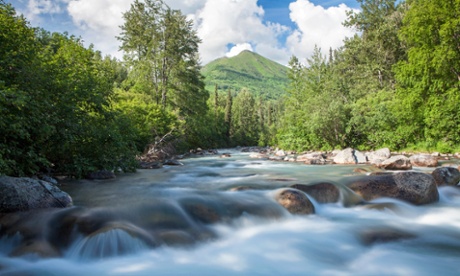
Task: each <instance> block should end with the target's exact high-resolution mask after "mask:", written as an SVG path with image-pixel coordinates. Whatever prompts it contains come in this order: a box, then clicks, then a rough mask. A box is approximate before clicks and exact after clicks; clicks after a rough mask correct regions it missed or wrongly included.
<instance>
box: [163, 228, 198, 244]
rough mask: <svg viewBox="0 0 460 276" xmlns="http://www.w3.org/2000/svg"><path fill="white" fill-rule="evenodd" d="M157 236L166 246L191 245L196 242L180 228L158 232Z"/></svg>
mask: <svg viewBox="0 0 460 276" xmlns="http://www.w3.org/2000/svg"><path fill="white" fill-rule="evenodd" d="M158 238H159V239H160V241H161V242H163V243H165V244H166V245H168V246H191V245H193V244H194V243H195V242H196V241H195V238H194V237H193V236H192V235H190V234H189V233H187V232H185V231H180V230H171V231H163V232H160V233H159V234H158Z"/></svg>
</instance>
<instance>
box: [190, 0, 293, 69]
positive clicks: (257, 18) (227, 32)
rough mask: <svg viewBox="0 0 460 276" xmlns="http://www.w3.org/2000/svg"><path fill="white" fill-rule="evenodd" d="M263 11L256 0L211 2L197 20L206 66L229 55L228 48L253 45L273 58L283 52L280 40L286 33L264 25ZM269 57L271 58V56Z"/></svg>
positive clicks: (198, 15) (197, 16)
mask: <svg viewBox="0 0 460 276" xmlns="http://www.w3.org/2000/svg"><path fill="white" fill-rule="evenodd" d="M263 16H264V10H263V8H262V7H261V6H258V5H257V0H208V1H206V4H205V5H204V7H203V8H202V9H200V10H199V11H198V12H197V13H196V14H195V17H194V20H195V22H196V24H197V30H198V35H199V36H200V37H201V39H202V40H203V43H202V44H201V46H200V54H201V57H202V60H203V62H204V63H206V62H209V61H211V60H213V59H216V58H218V57H222V56H223V55H225V53H226V52H227V45H228V44H236V45H238V44H243V43H250V44H251V45H253V47H254V50H255V51H256V52H259V47H260V48H263V49H264V50H265V53H261V54H270V52H271V51H280V47H279V45H278V40H277V37H278V36H279V35H281V34H282V33H283V32H285V31H286V27H283V26H281V25H280V24H276V23H272V24H264V23H263ZM269 57H270V56H269Z"/></svg>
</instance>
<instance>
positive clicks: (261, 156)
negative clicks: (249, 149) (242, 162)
mask: <svg viewBox="0 0 460 276" xmlns="http://www.w3.org/2000/svg"><path fill="white" fill-rule="evenodd" d="M249 157H250V158H258V159H268V157H269V156H268V155H267V154H265V153H258V152H253V153H251V154H250V155H249Z"/></svg>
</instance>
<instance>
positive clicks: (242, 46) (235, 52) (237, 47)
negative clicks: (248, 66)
mask: <svg viewBox="0 0 460 276" xmlns="http://www.w3.org/2000/svg"><path fill="white" fill-rule="evenodd" d="M244 50H249V51H251V52H253V51H254V50H253V49H252V46H251V44H249V43H241V44H236V45H235V46H233V47H232V48H231V49H230V51H228V52H227V53H226V54H225V56H226V57H234V56H237V55H238V54H239V53H241V52H243V51H244Z"/></svg>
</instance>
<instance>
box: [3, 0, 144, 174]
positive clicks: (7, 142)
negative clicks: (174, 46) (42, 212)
mask: <svg viewBox="0 0 460 276" xmlns="http://www.w3.org/2000/svg"><path fill="white" fill-rule="evenodd" d="M0 31H1V33H2V35H1V36H0V40H1V41H0V42H1V45H2V47H1V49H0V64H1V68H0V128H1V130H2V131H1V136H0V174H8V175H33V174H35V173H38V172H47V173H49V172H54V173H64V174H68V175H73V176H76V177H81V176H85V175H86V174H87V173H88V172H91V171H94V170H98V169H109V170H112V169H115V168H117V169H118V168H122V169H133V166H134V163H133V161H134V157H135V154H136V153H135V151H134V147H133V146H132V143H131V140H132V138H133V137H132V134H131V133H132V131H131V130H132V128H131V124H130V122H129V121H128V120H127V119H126V117H124V116H121V115H120V114H118V113H117V112H115V111H113V110H112V109H111V103H112V96H113V86H114V84H115V82H116V81H117V79H118V80H120V79H119V77H120V75H118V73H120V72H122V71H123V70H119V71H117V70H115V68H116V67H119V66H118V65H116V64H115V62H114V61H113V60H110V59H103V58H102V56H101V54H100V53H98V52H95V51H94V50H93V49H92V47H90V48H89V49H86V48H85V47H83V45H82V42H81V40H80V39H78V38H75V37H73V36H70V37H69V36H68V35H67V34H58V33H53V34H50V33H49V32H46V31H45V30H41V29H33V28H31V27H29V25H28V22H27V21H26V20H25V19H24V18H23V17H22V16H16V14H15V11H14V9H13V8H12V7H11V6H10V5H5V4H0Z"/></svg>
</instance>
